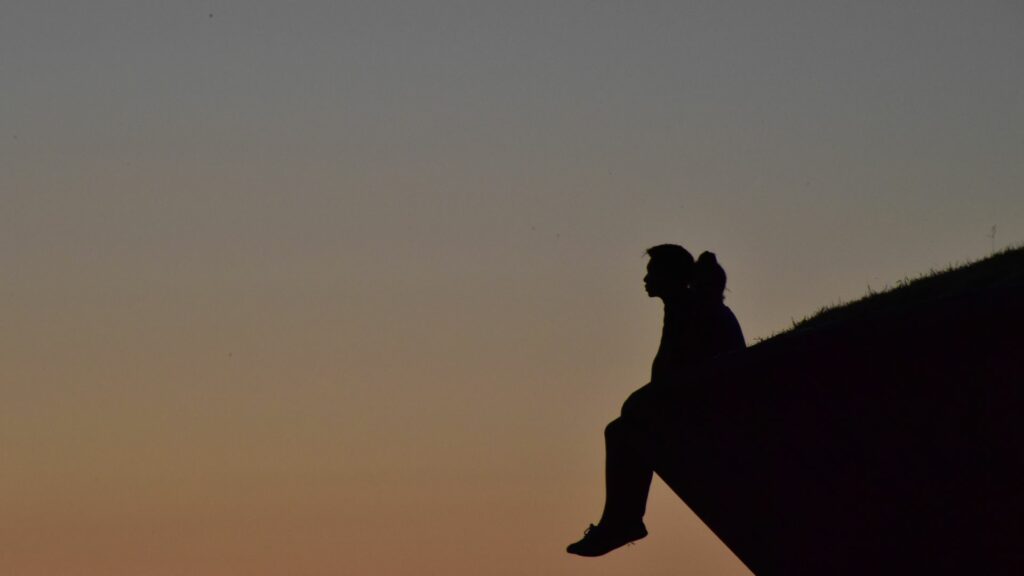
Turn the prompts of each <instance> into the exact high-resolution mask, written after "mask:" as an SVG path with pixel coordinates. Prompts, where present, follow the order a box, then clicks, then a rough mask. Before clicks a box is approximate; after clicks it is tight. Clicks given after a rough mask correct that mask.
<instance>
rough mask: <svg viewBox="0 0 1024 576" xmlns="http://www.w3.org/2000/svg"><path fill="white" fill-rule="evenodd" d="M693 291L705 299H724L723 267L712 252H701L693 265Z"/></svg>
mask: <svg viewBox="0 0 1024 576" xmlns="http://www.w3.org/2000/svg"><path fill="white" fill-rule="evenodd" d="M692 286H693V291H694V293H695V294H696V295H697V296H699V297H701V298H705V299H707V300H714V301H719V302H720V301H722V300H723V299H725V269H724V268H722V266H721V265H720V264H719V263H718V258H716V257H715V255H714V254H713V253H712V252H703V253H702V254H701V255H700V256H698V257H697V263H696V264H694V266H693V283H692Z"/></svg>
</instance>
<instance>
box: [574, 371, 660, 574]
mask: <svg viewBox="0 0 1024 576" xmlns="http://www.w3.org/2000/svg"><path fill="white" fill-rule="evenodd" d="M649 391H650V390H649V388H648V387H646V386H645V387H643V388H641V389H640V390H637V391H636V392H634V393H633V394H632V395H631V396H630V397H629V399H627V400H626V403H625V404H623V415H622V416H620V417H619V418H616V419H615V420H612V421H611V423H609V424H608V426H607V427H605V431H604V437H605V505H604V512H603V513H602V514H601V520H600V521H599V522H598V524H597V525H596V526H594V525H591V527H590V528H589V529H588V530H587V532H586V534H585V535H584V537H583V539H582V540H580V541H579V542H575V543H573V544H570V545H569V547H568V551H569V552H570V553H572V554H579V555H581V556H600V555H602V554H606V553H608V552H610V551H612V550H614V549H616V548H618V547H620V546H622V545H624V544H628V543H629V542H632V541H634V540H639V539H640V538H643V537H644V536H646V535H647V529H646V527H644V523H643V517H644V512H645V511H646V509H647V494H648V492H649V491H650V488H651V480H652V478H653V476H654V466H653V463H654V456H655V436H654V434H653V431H654V427H653V425H652V423H651V422H648V421H646V420H645V418H644V416H645V415H647V414H649V410H648V408H649V407H650V406H652V405H651V404H650V402H651V401H652V398H651V395H650V394H649Z"/></svg>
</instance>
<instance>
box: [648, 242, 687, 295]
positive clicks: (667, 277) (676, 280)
mask: <svg viewBox="0 0 1024 576" xmlns="http://www.w3.org/2000/svg"><path fill="white" fill-rule="evenodd" d="M647 255H648V256H649V257H650V260H649V261H648V262H647V275H646V276H644V288H646V289H647V295H648V296H650V297H652V298H662V299H664V298H666V297H668V298H672V297H674V296H679V295H682V294H683V293H685V292H686V289H687V286H688V285H689V284H690V281H691V280H692V279H693V266H694V264H693V256H692V255H691V254H690V253H689V252H687V251H686V248H683V247H682V246H679V245H678V244H659V245H657V246H652V247H650V248H648V249H647Z"/></svg>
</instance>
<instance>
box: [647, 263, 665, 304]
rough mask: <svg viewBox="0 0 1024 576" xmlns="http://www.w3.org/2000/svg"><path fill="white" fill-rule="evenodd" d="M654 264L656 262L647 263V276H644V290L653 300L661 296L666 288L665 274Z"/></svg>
mask: <svg viewBox="0 0 1024 576" xmlns="http://www.w3.org/2000/svg"><path fill="white" fill-rule="evenodd" d="M654 262H655V261H654V260H650V261H649V262H647V274H645V275H644V289H645V290H646V291H647V295H648V296H650V297H652V298H653V297H656V296H660V295H661V293H662V292H663V288H664V286H665V273H664V271H663V270H662V269H661V267H659V266H656V265H655V263H654Z"/></svg>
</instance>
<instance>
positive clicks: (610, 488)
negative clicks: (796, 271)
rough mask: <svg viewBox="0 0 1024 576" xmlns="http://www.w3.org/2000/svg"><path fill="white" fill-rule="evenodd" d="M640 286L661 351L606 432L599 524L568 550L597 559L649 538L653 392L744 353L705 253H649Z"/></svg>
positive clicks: (720, 280) (719, 276) (721, 280)
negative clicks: (653, 302)
mask: <svg viewBox="0 0 1024 576" xmlns="http://www.w3.org/2000/svg"><path fill="white" fill-rule="evenodd" d="M647 254H648V256H650V260H649V261H648V263H647V275H646V276H645V277H644V286H645V288H646V289H647V294H648V296H650V297H652V298H661V300H662V302H663V303H664V306H665V318H664V326H663V328H662V335H661V344H660V346H659V347H658V353H657V354H656V355H655V357H654V363H653V365H652V366H651V382H650V383H649V384H647V385H645V386H643V387H641V388H640V389H639V390H637V391H636V392H634V393H633V394H631V395H630V396H629V398H628V399H627V400H626V402H625V404H623V407H622V415H621V416H620V417H619V418H616V419H615V420H613V421H612V422H611V423H610V424H608V426H607V427H606V428H605V506H604V512H603V514H602V515H601V519H600V521H599V522H598V524H597V525H596V526H595V525H593V524H591V525H590V528H588V529H587V531H586V532H585V533H584V535H583V539H582V540H580V541H578V542H575V543H573V544H570V545H569V547H568V548H567V551H568V552H569V553H571V554H578V555H580V556H601V555H603V554H606V553H608V552H610V551H612V550H614V549H615V548H618V547H620V546H622V545H624V544H628V543H629V542H632V541H634V540H639V539H640V538H643V537H644V536H646V535H647V528H646V527H645V526H644V523H643V517H644V513H645V511H646V508H647V494H648V492H649V490H650V486H651V479H652V477H653V474H654V472H655V471H656V470H657V465H656V457H657V455H658V443H659V438H658V434H657V432H656V428H655V425H654V422H653V417H654V416H653V411H654V410H653V409H654V407H655V405H656V403H657V402H658V398H657V396H658V390H659V389H662V388H664V387H669V386H679V385H680V383H681V382H682V381H684V380H685V374H686V370H687V368H688V367H689V366H691V365H692V364H693V363H694V362H699V361H701V360H705V359H708V358H711V357H714V356H716V355H718V354H720V353H722V352H727V351H731V350H736V349H741V348H744V347H745V346H746V343H745V342H744V339H743V332H742V331H741V329H740V325H739V322H737V320H736V316H735V315H734V314H733V313H732V311H731V310H729V308H728V307H727V306H725V304H724V303H723V294H724V291H725V281H726V276H725V270H724V269H722V267H721V266H720V265H719V264H718V262H717V260H716V258H715V255H714V254H712V253H710V252H704V253H703V254H701V255H700V258H698V260H697V262H696V264H694V262H693V257H692V256H691V255H690V253H689V252H687V251H686V249H684V248H683V247H682V246H677V245H674V244H662V245H659V246H654V247H652V248H650V249H648V250H647Z"/></svg>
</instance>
